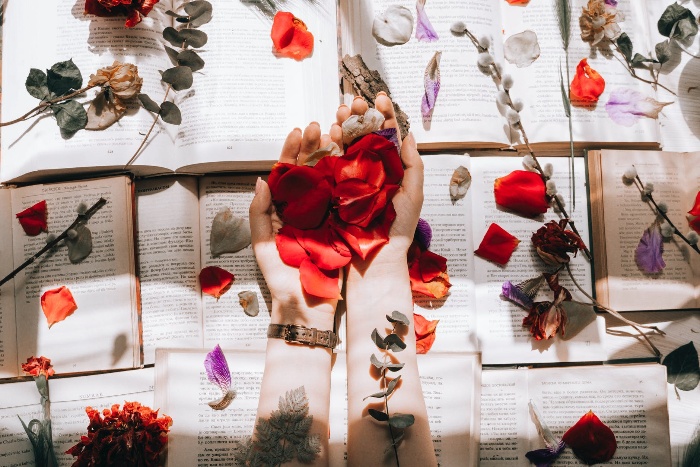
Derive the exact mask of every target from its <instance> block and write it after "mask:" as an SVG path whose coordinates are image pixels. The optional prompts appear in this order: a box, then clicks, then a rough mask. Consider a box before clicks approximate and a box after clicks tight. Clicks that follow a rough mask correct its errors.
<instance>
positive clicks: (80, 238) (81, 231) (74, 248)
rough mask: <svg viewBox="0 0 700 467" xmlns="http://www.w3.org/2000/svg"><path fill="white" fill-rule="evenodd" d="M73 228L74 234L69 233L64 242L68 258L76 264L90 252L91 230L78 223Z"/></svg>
mask: <svg viewBox="0 0 700 467" xmlns="http://www.w3.org/2000/svg"><path fill="white" fill-rule="evenodd" d="M73 230H74V231H75V236H71V235H69V236H68V237H66V239H65V240H64V242H65V243H66V246H67V247H68V259H69V260H70V262H71V263H73V264H77V263H79V262H81V261H82V260H84V259H85V258H87V257H88V256H89V255H90V253H91V252H92V232H90V229H89V228H88V226H86V225H85V224H79V225H78V226H76V227H75V229H73Z"/></svg>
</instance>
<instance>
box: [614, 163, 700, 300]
mask: <svg viewBox="0 0 700 467" xmlns="http://www.w3.org/2000/svg"><path fill="white" fill-rule="evenodd" d="M601 159H602V164H603V167H604V169H603V171H602V184H603V197H602V200H603V214H604V218H605V223H604V225H605V238H606V243H607V245H606V250H607V268H608V277H607V282H608V284H607V287H608V297H609V304H608V305H609V306H610V307H611V308H614V309H615V310H618V311H630V310H668V309H683V308H696V307H697V299H698V294H697V291H696V289H695V284H696V283H697V280H698V272H700V269H698V268H697V266H694V264H698V263H697V262H696V263H689V262H688V260H687V259H686V258H685V257H684V254H683V251H684V250H685V247H684V245H685V244H684V243H682V240H675V239H673V240H670V241H669V242H664V250H663V260H664V262H665V263H666V267H665V268H664V269H663V270H662V271H661V272H660V273H659V274H656V275H647V274H645V273H644V272H642V270H641V269H640V268H639V267H638V266H637V264H636V261H635V249H636V248H637V245H638V244H639V241H640V239H641V237H642V234H643V233H644V230H645V229H647V228H649V227H650V226H651V225H652V224H653V223H654V221H655V219H656V216H655V215H654V212H653V211H652V208H651V207H650V206H649V205H648V204H647V203H645V202H643V201H642V200H641V195H640V193H639V190H638V189H637V188H636V187H635V186H634V185H629V186H628V185H625V184H624V183H623V182H622V174H623V173H624V172H625V170H627V168H629V167H631V166H632V165H634V166H635V167H636V169H637V173H638V174H639V177H640V179H641V180H642V181H643V182H644V183H653V185H654V192H653V196H654V199H655V200H657V202H658V201H663V202H664V203H666V205H667V206H668V213H667V214H668V216H669V218H670V219H672V220H673V222H674V224H676V225H677V226H679V228H681V229H682V230H683V231H684V233H685V230H686V229H687V221H686V219H685V216H686V212H687V211H688V210H689V209H690V208H691V207H692V203H693V200H694V196H695V194H696V193H697V185H695V190H696V191H695V192H693V194H692V195H690V194H688V193H685V189H686V187H685V185H686V183H687V182H686V181H685V178H684V174H685V173H686V169H685V162H684V159H683V157H680V155H679V154H676V153H667V152H644V151H604V153H603V154H602V155H601ZM688 173H691V172H690V171H689V172H688ZM688 190H689V191H690V190H691V188H690V187H688ZM688 254H689V255H691V256H690V258H693V257H694V256H696V255H697V254H696V253H695V252H692V251H689V252H688Z"/></svg>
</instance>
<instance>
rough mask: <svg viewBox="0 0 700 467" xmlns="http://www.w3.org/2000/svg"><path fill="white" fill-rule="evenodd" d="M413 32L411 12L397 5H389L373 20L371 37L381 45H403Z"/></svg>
mask: <svg viewBox="0 0 700 467" xmlns="http://www.w3.org/2000/svg"><path fill="white" fill-rule="evenodd" d="M412 32H413V14H412V13H411V10H409V9H408V8H406V7H402V6H399V5H391V6H390V7H389V8H387V9H386V10H385V11H384V12H383V13H381V14H379V15H377V16H376V17H375V18H374V23H373V24H372V35H373V36H374V38H375V39H377V42H379V43H380V44H382V45H386V46H392V45H401V44H405V43H406V42H408V41H409V40H410V39H411V33H412Z"/></svg>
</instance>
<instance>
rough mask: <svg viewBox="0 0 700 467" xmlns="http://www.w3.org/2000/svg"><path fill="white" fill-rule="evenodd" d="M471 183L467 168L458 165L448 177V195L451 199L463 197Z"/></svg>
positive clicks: (470, 175)
mask: <svg viewBox="0 0 700 467" xmlns="http://www.w3.org/2000/svg"><path fill="white" fill-rule="evenodd" d="M471 184H472V174H470V173H469V169H467V168H466V167H464V166H461V165H460V166H459V167H457V168H456V169H455V171H454V172H453V173H452V178H450V197H451V198H452V200H453V201H454V200H458V199H462V198H464V196H465V195H466V194H467V191H468V190H469V187H470V186H471Z"/></svg>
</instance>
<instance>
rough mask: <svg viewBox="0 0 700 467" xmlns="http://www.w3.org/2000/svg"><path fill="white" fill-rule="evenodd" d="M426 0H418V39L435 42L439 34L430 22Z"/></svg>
mask: <svg viewBox="0 0 700 467" xmlns="http://www.w3.org/2000/svg"><path fill="white" fill-rule="evenodd" d="M425 1H426V0H416V13H417V17H418V20H417V22H416V39H418V40H419V41H424V42H433V41H436V40H438V34H437V32H436V31H435V28H433V25H432V24H430V20H429V19H428V15H427V13H426V12H425Z"/></svg>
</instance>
